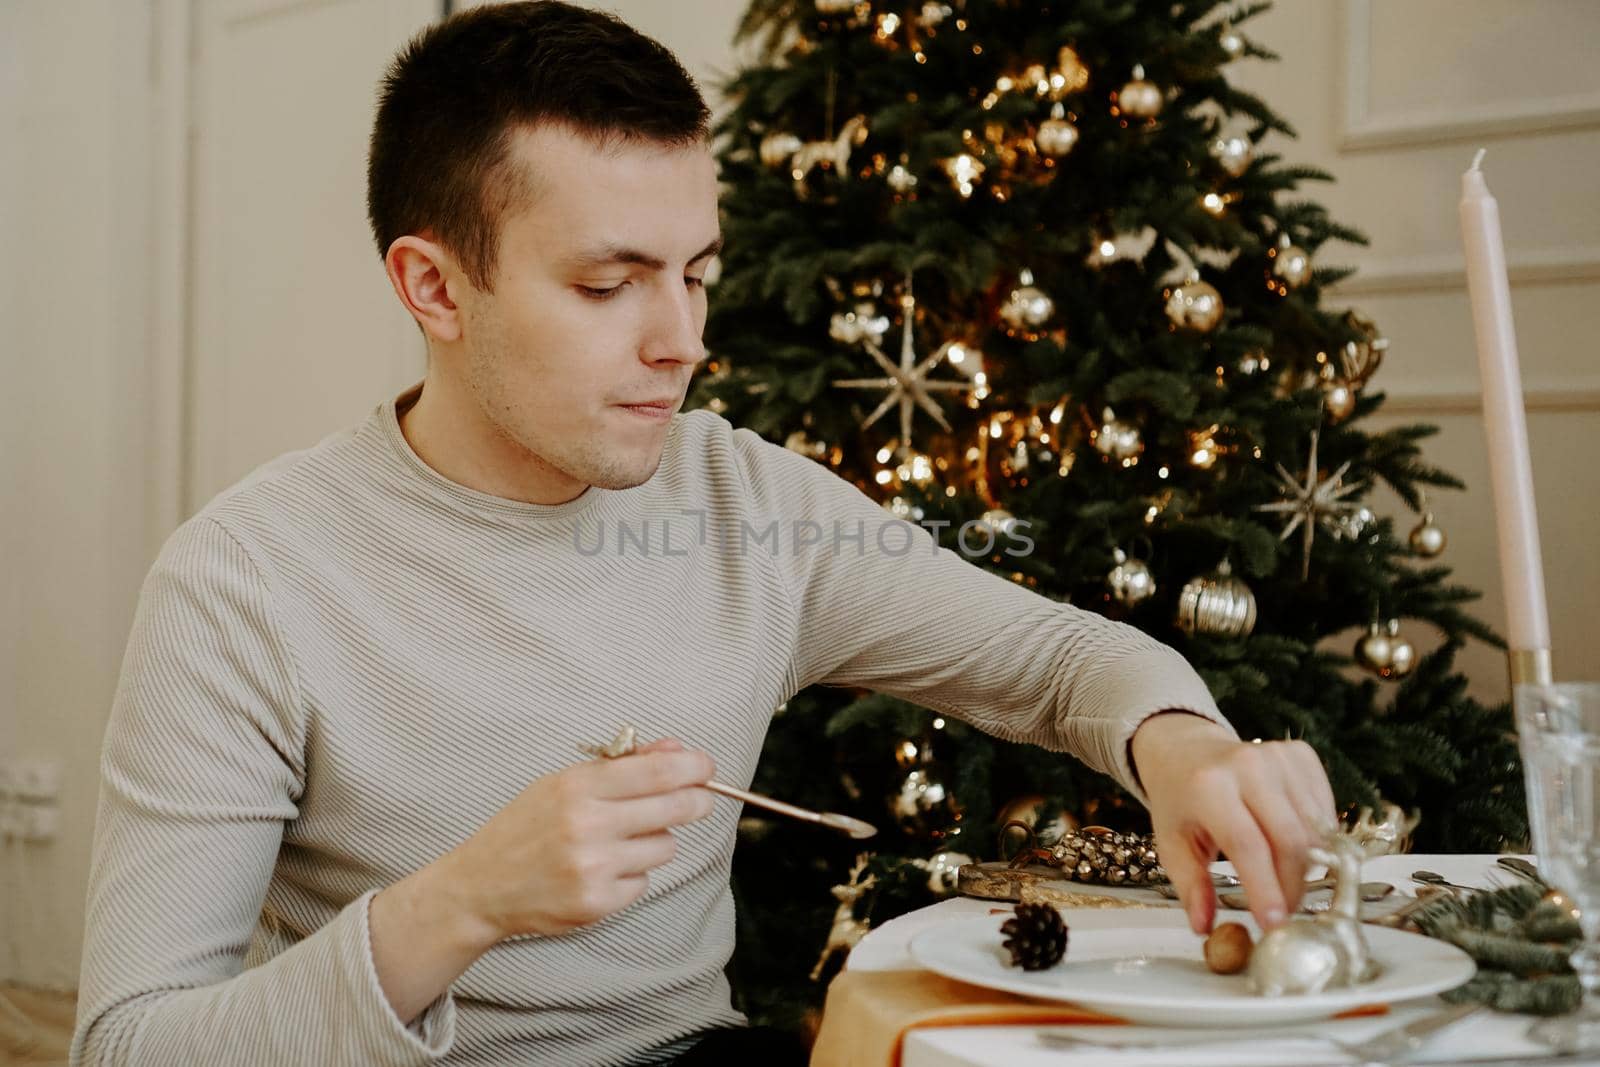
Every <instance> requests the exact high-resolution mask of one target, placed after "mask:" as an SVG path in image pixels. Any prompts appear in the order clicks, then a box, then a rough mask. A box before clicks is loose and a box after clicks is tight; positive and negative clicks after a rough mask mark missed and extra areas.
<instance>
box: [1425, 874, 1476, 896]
mask: <svg viewBox="0 0 1600 1067" xmlns="http://www.w3.org/2000/svg"><path fill="white" fill-rule="evenodd" d="M1411 880H1412V881H1413V882H1416V883H1417V884H1418V885H1436V886H1438V887H1439V888H1440V889H1453V890H1455V891H1456V892H1458V893H1476V892H1478V890H1477V888H1475V887H1474V886H1470V885H1457V884H1456V883H1455V882H1452V881H1450V880H1449V879H1447V878H1445V876H1444V875H1442V874H1439V873H1438V872H1437V871H1412V872H1411Z"/></svg>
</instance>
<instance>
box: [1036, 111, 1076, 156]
mask: <svg viewBox="0 0 1600 1067" xmlns="http://www.w3.org/2000/svg"><path fill="white" fill-rule="evenodd" d="M1033 143H1034V144H1036V145H1038V146H1039V151H1041V152H1043V153H1044V154H1045V155H1047V156H1049V157H1051V158H1052V159H1059V158H1061V157H1062V156H1064V155H1066V154H1067V153H1068V152H1070V151H1072V149H1073V147H1074V146H1075V145H1077V143H1078V127H1076V126H1074V125H1073V124H1072V123H1070V122H1068V121H1067V109H1066V108H1064V107H1062V106H1061V105H1060V104H1057V105H1056V106H1055V107H1053V108H1051V109H1050V117H1049V118H1047V119H1045V120H1044V121H1043V122H1041V123H1040V124H1039V130H1038V132H1037V133H1035V134H1034V135H1033Z"/></svg>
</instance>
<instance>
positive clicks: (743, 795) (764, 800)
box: [578, 726, 878, 840]
mask: <svg viewBox="0 0 1600 1067" xmlns="http://www.w3.org/2000/svg"><path fill="white" fill-rule="evenodd" d="M637 747H638V736H637V735H636V734H635V732H634V729H633V727H631V726H624V727H623V728H622V729H621V730H619V731H618V732H617V736H616V737H615V738H613V739H612V741H611V743H610V744H608V745H579V746H578V751H579V752H582V753H583V754H584V755H586V756H595V757H597V758H599V759H616V758H617V757H618V756H626V755H628V754H629V753H631V752H632V751H633V750H634V749H635V748H637ZM705 788H707V789H709V790H711V791H712V792H713V793H721V794H722V795H723V796H725V797H732V798H733V799H734V800H742V801H744V802H745V803H746V804H753V805H755V806H756V807H758V808H766V809H767V810H768V811H775V812H777V813H778V814H779V815H788V816H789V817H791V818H795V819H800V820H802V821H804V822H814V823H816V824H818V825H819V826H826V827H828V828H829V829H830V830H838V831H840V832H842V833H846V834H849V835H850V836H851V837H853V838H856V839H857V840H860V839H863V838H868V837H874V836H876V835H877V833H878V828H877V827H876V826H873V825H872V824H871V823H869V822H865V821H863V820H861V819H856V818H852V817H851V816H849V815H840V814H839V813H838V812H834V811H812V810H811V809H809V808H802V807H800V806H799V805H796V804H789V803H787V802H785V801H782V800H774V799H773V798H772V797H768V796H762V795H761V794H760V793H752V792H750V791H748V790H745V789H737V788H735V787H733V786H731V785H724V784H722V783H721V782H718V781H715V780H712V781H708V782H706V783H705Z"/></svg>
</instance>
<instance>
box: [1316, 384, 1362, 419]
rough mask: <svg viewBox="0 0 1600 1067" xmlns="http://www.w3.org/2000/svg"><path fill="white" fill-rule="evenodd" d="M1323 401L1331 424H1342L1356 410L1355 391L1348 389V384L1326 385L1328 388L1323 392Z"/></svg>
mask: <svg viewBox="0 0 1600 1067" xmlns="http://www.w3.org/2000/svg"><path fill="white" fill-rule="evenodd" d="M1323 400H1324V401H1325V403H1326V406H1327V409H1328V418H1329V419H1330V420H1331V421H1333V422H1343V421H1344V420H1345V419H1348V418H1349V417H1350V416H1351V415H1354V414H1355V410H1356V391H1355V390H1354V389H1352V388H1351V387H1350V383H1349V382H1344V381H1339V380H1337V379H1335V380H1334V381H1332V382H1330V383H1328V388H1327V389H1326V390H1325V391H1324V392H1323Z"/></svg>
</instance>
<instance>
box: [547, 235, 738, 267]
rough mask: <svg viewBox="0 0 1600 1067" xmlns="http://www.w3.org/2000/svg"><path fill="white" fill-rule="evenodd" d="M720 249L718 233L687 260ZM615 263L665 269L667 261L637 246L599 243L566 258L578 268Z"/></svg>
mask: <svg viewBox="0 0 1600 1067" xmlns="http://www.w3.org/2000/svg"><path fill="white" fill-rule="evenodd" d="M720 251H722V235H721V234H720V233H719V234H717V236H716V239H715V240H713V241H712V242H711V243H710V244H708V245H706V246H705V247H704V248H702V249H701V250H700V251H699V252H698V253H696V254H695V255H694V256H693V257H692V258H690V260H689V262H690V263H698V262H699V261H700V260H702V259H710V258H711V257H712V256H714V255H716V254H717V253H718V252H720ZM616 263H631V264H636V265H638V266H641V267H648V268H650V269H651V270H666V269H667V261H666V260H664V259H662V258H661V257H659V256H653V255H651V254H650V253H649V252H643V251H640V250H639V249H637V248H628V247H626V246H624V245H612V244H608V245H601V246H600V247H599V248H595V249H592V250H590V251H588V252H579V253H578V254H577V255H574V256H572V257H571V258H569V259H568V260H567V264H568V265H569V266H571V267H576V268H579V269H582V268H587V267H605V266H610V265H612V264H616Z"/></svg>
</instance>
